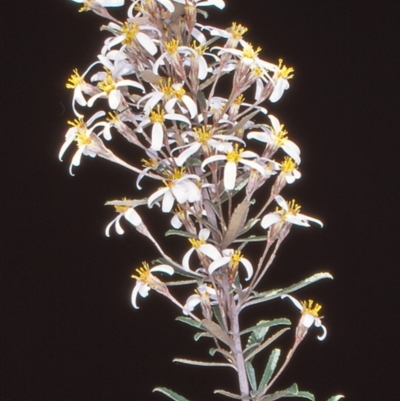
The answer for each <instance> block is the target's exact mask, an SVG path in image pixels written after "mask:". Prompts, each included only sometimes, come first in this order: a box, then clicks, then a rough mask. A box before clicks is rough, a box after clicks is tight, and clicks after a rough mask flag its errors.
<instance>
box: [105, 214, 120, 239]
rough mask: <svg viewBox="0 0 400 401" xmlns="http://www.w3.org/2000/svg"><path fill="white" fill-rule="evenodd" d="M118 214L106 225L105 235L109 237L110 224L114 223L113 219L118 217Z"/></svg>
mask: <svg viewBox="0 0 400 401" xmlns="http://www.w3.org/2000/svg"><path fill="white" fill-rule="evenodd" d="M118 217H119V216H117V217H116V218H115V219H114V220H113V221H111V222H110V223H109V224H108V225H107V227H106V236H107V237H109V236H110V228H111V226H112V225H113V224H114V223H115V221H116V220H117V219H118Z"/></svg>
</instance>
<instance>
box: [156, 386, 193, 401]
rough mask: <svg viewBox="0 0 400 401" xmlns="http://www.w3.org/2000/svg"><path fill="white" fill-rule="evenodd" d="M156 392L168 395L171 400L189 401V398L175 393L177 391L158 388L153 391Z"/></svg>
mask: <svg viewBox="0 0 400 401" xmlns="http://www.w3.org/2000/svg"><path fill="white" fill-rule="evenodd" d="M155 391H158V392H160V393H163V394H164V395H166V396H167V397H169V398H171V399H172V400H174V401H189V400H188V399H187V398H185V397H182V396H181V395H179V394H177V393H175V391H172V390H170V389H169V388H165V387H156V388H155V389H154V390H153V393H154V392H155Z"/></svg>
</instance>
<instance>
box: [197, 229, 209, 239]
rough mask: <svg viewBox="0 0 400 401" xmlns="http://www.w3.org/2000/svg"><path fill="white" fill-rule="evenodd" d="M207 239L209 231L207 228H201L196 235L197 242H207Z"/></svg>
mask: <svg viewBox="0 0 400 401" xmlns="http://www.w3.org/2000/svg"><path fill="white" fill-rule="evenodd" d="M209 237H210V230H209V229H208V228H202V229H201V230H200V232H199V235H198V238H199V240H201V241H207V240H208V238H209Z"/></svg>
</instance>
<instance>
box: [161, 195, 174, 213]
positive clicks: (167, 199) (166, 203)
mask: <svg viewBox="0 0 400 401" xmlns="http://www.w3.org/2000/svg"><path fill="white" fill-rule="evenodd" d="M174 202H175V199H174V197H173V196H172V194H171V191H168V192H166V193H165V195H164V198H163V202H162V206H161V210H162V211H163V213H169V212H170V211H171V210H172V207H173V206H174Z"/></svg>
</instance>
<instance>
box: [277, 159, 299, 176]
mask: <svg viewBox="0 0 400 401" xmlns="http://www.w3.org/2000/svg"><path fill="white" fill-rule="evenodd" d="M296 167H297V164H296V163H295V162H294V161H293V159H292V158H290V157H288V156H285V159H284V160H283V163H282V168H281V170H282V172H283V173H285V174H288V173H291V172H292V171H293V170H295V169H296Z"/></svg>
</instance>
